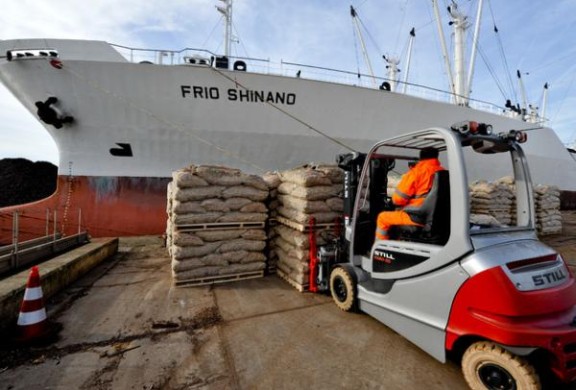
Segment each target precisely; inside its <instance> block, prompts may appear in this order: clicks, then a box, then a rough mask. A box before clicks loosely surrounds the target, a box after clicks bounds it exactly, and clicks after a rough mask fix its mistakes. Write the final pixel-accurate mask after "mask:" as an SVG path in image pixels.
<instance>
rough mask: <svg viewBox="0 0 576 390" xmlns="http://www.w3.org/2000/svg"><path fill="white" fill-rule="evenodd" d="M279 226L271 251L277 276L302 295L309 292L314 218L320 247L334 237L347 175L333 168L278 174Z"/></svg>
mask: <svg viewBox="0 0 576 390" xmlns="http://www.w3.org/2000/svg"><path fill="white" fill-rule="evenodd" d="M279 177H280V179H281V183H280V185H279V186H278V208H277V210H276V212H277V214H278V215H277V217H276V220H277V225H276V226H275V227H274V228H273V230H274V235H275V237H274V238H273V240H272V245H271V247H272V249H273V251H274V252H275V253H276V255H277V256H278V263H277V273H278V275H280V276H281V277H282V278H284V279H285V280H286V281H288V282H289V283H290V284H291V285H292V286H294V287H295V288H296V289H298V290H299V291H305V290H307V289H308V280H309V262H310V253H309V252H310V231H309V229H310V220H311V218H314V221H315V225H314V237H315V239H316V241H317V245H322V244H324V243H326V240H327V239H329V238H330V237H331V236H333V231H334V226H335V224H336V223H337V222H338V220H339V218H340V217H341V215H342V210H343V201H342V198H341V192H342V182H343V179H344V174H343V171H342V170H341V169H339V168H338V167H336V166H333V165H316V166H304V167H299V168H295V169H292V170H289V171H284V172H281V173H280V174H279Z"/></svg>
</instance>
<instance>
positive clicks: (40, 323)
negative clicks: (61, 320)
mask: <svg viewBox="0 0 576 390" xmlns="http://www.w3.org/2000/svg"><path fill="white" fill-rule="evenodd" d="M17 324H18V328H19V333H20V337H19V339H20V341H32V340H35V339H38V338H41V337H43V336H45V335H46V332H47V316H46V309H45V308H44V297H43V294H42V286H41V285H40V273H39V272H38V267H36V266H34V267H32V269H31V271H30V276H29V277H28V283H27V284H26V291H25V292H24V299H23V300H22V306H21V307H20V314H19V315H18V323H17Z"/></svg>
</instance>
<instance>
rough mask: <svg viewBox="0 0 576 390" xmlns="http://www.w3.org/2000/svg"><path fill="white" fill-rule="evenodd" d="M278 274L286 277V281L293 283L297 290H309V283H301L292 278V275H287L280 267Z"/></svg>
mask: <svg viewBox="0 0 576 390" xmlns="http://www.w3.org/2000/svg"><path fill="white" fill-rule="evenodd" d="M276 274H277V275H278V276H280V277H281V278H282V279H284V280H285V281H287V282H288V283H289V284H291V285H292V287H294V288H295V289H296V290H298V291H300V292H306V291H308V283H306V284H300V283H298V282H296V281H294V280H292V279H290V277H289V276H288V275H286V274H285V273H284V272H282V270H281V269H280V268H277V269H276Z"/></svg>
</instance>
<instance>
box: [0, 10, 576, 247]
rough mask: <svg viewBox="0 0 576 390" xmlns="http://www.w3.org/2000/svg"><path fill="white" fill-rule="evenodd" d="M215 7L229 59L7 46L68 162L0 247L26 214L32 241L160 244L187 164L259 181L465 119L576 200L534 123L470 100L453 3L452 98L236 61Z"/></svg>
mask: <svg viewBox="0 0 576 390" xmlns="http://www.w3.org/2000/svg"><path fill="white" fill-rule="evenodd" d="M433 5H434V7H435V10H436V12H438V5H437V3H436V1H434V2H433ZM480 6H481V4H480ZM218 8H219V11H220V12H222V13H223V14H224V15H225V16H226V18H225V19H226V28H227V30H226V31H227V33H226V34H228V40H227V44H226V45H225V49H224V53H223V55H218V54H215V53H211V52H209V51H207V50H193V49H184V50H181V51H169V50H143V49H134V48H128V47H124V46H118V45H114V44H110V43H107V42H103V41H93V40H64V39H12V40H2V41H0V80H1V81H2V83H3V84H4V85H5V86H6V87H7V88H8V89H9V90H10V91H11V93H12V94H13V95H14V96H15V97H16V98H17V99H18V100H19V101H20V102H21V103H22V104H23V105H24V107H26V109H28V110H29V111H30V112H31V113H32V114H33V115H34V116H35V117H36V118H38V121H39V122H40V123H42V125H43V126H44V127H45V129H46V131H48V133H49V134H50V136H51V137H52V138H53V139H54V141H55V143H56V145H57V148H58V151H59V156H60V160H59V164H58V165H59V172H58V185H57V190H56V192H55V193H54V194H53V195H52V196H50V197H49V198H47V199H44V200H41V201H38V202H35V203H32V204H26V205H18V206H14V207H9V208H4V209H1V210H0V216H1V217H2V218H1V219H0V229H1V231H0V243H6V242H10V240H11V235H12V231H13V226H14V223H15V222H14V215H16V213H17V214H18V219H19V220H18V228H19V230H20V231H21V234H23V237H25V236H30V237H33V236H36V235H41V234H44V233H46V232H48V231H49V230H51V229H56V226H57V230H58V231H60V232H62V233H63V234H70V233H71V232H74V231H76V230H77V229H87V230H88V231H89V232H90V234H91V235H92V236H94V237H98V236H130V235H145V234H161V233H163V232H164V230H165V227H166V211H165V210H166V186H167V184H168V182H169V181H170V180H171V173H172V172H173V171H175V170H177V169H180V168H182V167H184V166H187V165H190V164H215V165H227V166H232V167H236V168H240V169H242V170H244V171H246V172H252V173H263V172H265V171H272V170H283V169H289V168H292V167H294V166H298V165H301V164H303V163H307V162H333V161H334V158H335V156H336V155H338V154H339V153H344V152H349V151H366V150H367V149H368V148H369V147H370V146H371V145H373V144H374V143H375V142H377V141H378V140H380V139H384V138H388V137H392V136H394V135H396V134H401V133H404V132H407V131H413V130H417V129H422V128H426V127H430V126H444V127H446V126H450V125H451V124H453V123H456V122H459V121H466V120H475V121H478V122H484V123H489V124H491V125H492V127H493V128H494V129H495V131H509V130H510V129H516V130H527V131H528V142H527V143H526V144H525V147H524V150H525V152H526V153H527V156H528V161H529V164H530V169H531V172H532V175H533V181H534V182H535V183H542V184H551V185H557V186H559V187H560V188H561V189H562V190H566V191H573V190H576V162H575V160H574V159H573V158H572V156H571V155H570V153H569V152H568V151H567V149H566V147H565V146H564V145H563V143H562V142H561V141H560V139H559V138H558V136H557V135H556V133H555V132H554V131H553V130H552V129H551V128H548V127H546V126H544V124H543V122H544V120H543V118H542V117H541V116H540V115H539V114H538V113H537V112H529V110H528V108H522V107H517V106H514V105H507V107H499V106H496V105H491V104H487V103H486V102H478V101H475V100H473V99H472V98H470V93H469V92H470V89H471V88H470V85H469V84H468V81H469V79H467V78H466V76H465V74H466V72H465V71H464V62H465V61H462V56H463V53H465V48H464V43H465V39H464V34H465V32H466V30H467V28H468V27H469V23H468V22H467V18H466V16H465V15H463V14H462V13H461V12H460V11H459V10H458V9H457V7H456V5H455V3H454V4H453V5H452V6H451V8H450V9H449V16H450V18H451V23H450V24H451V25H452V27H453V28H454V36H455V43H457V45H455V57H454V61H453V62H454V69H453V70H452V71H450V72H449V74H453V75H454V79H453V82H451V83H450V85H451V86H452V90H451V91H449V92H446V93H439V91H438V90H436V89H435V90H431V89H428V88H426V87H424V86H418V85H413V84H409V83H408V82H407V81H404V82H402V81H400V80H399V78H398V75H397V74H395V73H394V70H395V67H394V66H393V65H394V64H393V63H392V66H390V67H389V68H390V69H389V73H388V74H387V75H386V76H385V77H376V76H373V75H365V77H362V79H359V78H358V77H357V76H358V75H357V74H356V73H354V72H345V71H337V70H334V69H322V74H323V75H325V74H327V73H330V75H329V77H324V76H322V77H313V75H315V74H317V73H318V72H314V70H316V71H317V70H318V68H317V67H306V66H305V65H302V64H291V63H286V62H283V63H281V64H280V66H279V67H274V65H273V64H271V63H270V62H269V61H263V60H258V59H250V58H238V57H233V56H232V55H231V54H230V51H229V42H230V41H231V37H230V33H229V31H230V30H231V15H232V0H223V6H220V7H218ZM352 12H354V10H353V9H352ZM438 23H439V25H440V21H439V22H438ZM470 61H471V62H472V61H473V59H471V60H470ZM450 66H452V65H451V64H450ZM396 70H397V69H396ZM334 80H337V81H334ZM362 80H365V81H367V82H366V83H364V82H363V81H362ZM431 91H432V92H433V94H431V93H430V92H431ZM430 95H434V96H435V98H434V99H431V98H429V97H427V96H430ZM491 173H492V176H493V177H485V178H486V179H495V178H498V177H501V176H502V175H503V174H504V172H502V171H501V170H500V164H498V158H495V163H494V166H493V169H492V170H491ZM470 179H471V180H473V179H475V177H474V172H472V177H471V178H470ZM51 226H53V227H51Z"/></svg>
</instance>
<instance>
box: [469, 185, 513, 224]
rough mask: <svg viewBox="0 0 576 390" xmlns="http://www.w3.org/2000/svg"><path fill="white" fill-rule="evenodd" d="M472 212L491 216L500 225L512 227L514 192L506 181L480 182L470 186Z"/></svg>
mask: <svg viewBox="0 0 576 390" xmlns="http://www.w3.org/2000/svg"><path fill="white" fill-rule="evenodd" d="M470 203H471V204H470V212H471V213H472V214H479V215H489V216H491V217H493V218H494V219H495V220H496V221H497V223H498V224H499V225H510V223H512V221H513V218H515V214H514V191H513V190H512V189H511V187H510V186H509V185H508V184H507V183H506V181H505V180H504V179H503V180H500V181H494V182H488V181H485V180H479V181H476V182H474V183H472V185H471V186H470Z"/></svg>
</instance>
